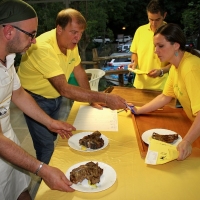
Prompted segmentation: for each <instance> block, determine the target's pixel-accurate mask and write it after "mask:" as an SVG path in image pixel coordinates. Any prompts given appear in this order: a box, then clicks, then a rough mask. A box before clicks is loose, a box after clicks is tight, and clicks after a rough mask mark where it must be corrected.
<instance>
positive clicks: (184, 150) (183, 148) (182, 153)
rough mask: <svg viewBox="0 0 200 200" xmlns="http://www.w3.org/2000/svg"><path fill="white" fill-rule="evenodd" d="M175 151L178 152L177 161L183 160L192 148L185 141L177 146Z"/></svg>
mask: <svg viewBox="0 0 200 200" xmlns="http://www.w3.org/2000/svg"><path fill="white" fill-rule="evenodd" d="M177 150H178V151H179V156H178V158H177V160H184V159H185V158H187V157H188V156H189V155H190V154H191V152H192V146H191V144H190V143H189V142H188V141H187V140H184V139H183V140H182V141H181V142H180V143H179V144H178V146H177Z"/></svg>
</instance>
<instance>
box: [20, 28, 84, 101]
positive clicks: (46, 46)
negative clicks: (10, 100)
mask: <svg viewBox="0 0 200 200" xmlns="http://www.w3.org/2000/svg"><path fill="white" fill-rule="evenodd" d="M36 40H37V42H36V44H33V45H32V46H31V47H30V48H29V50H28V51H26V53H25V54H24V55H23V56H22V59H21V63H20V67H19V69H18V75H19V78H20V81H21V84H22V86H23V88H25V89H27V90H29V91H31V92H33V93H35V94H38V95H41V96H43V97H46V98H57V97H59V96H60V94H59V93H58V91H57V90H56V89H55V88H54V87H53V86H52V85H51V83H50V82H49V80H48V79H49V78H51V77H54V76H58V75H61V74H64V75H65V76H66V81H68V79H69V77H70V74H71V72H72V71H73V69H74V67H75V66H77V65H79V64H80V62H81V59H80V56H79V52H78V47H77V46H76V47H75V48H74V49H73V50H67V53H66V55H64V54H63V53H62V52H61V51H60V49H59V47H58V44H57V40H56V29H53V30H51V31H49V32H46V33H44V34H42V35H40V36H39V37H37V39H36Z"/></svg>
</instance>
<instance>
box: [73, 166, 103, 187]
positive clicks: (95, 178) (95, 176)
mask: <svg viewBox="0 0 200 200" xmlns="http://www.w3.org/2000/svg"><path fill="white" fill-rule="evenodd" d="M102 174H103V169H102V168H100V167H99V166H98V163H96V164H95V163H94V162H88V163H86V164H85V165H80V166H79V167H77V168H75V169H73V170H72V171H71V172H70V181H71V182H72V183H75V184H77V183H79V182H80V183H81V182H82V181H83V180H84V179H87V180H88V181H89V183H90V185H94V184H96V183H99V182H100V177H101V175H102Z"/></svg>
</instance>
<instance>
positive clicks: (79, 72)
mask: <svg viewBox="0 0 200 200" xmlns="http://www.w3.org/2000/svg"><path fill="white" fill-rule="evenodd" d="M73 72H74V76H75V78H76V80H77V82H78V84H79V86H80V87H82V88H85V89H90V84H89V81H88V76H87V74H86V73H85V70H84V69H83V67H82V66H81V65H78V66H76V67H75V68H74V71H73Z"/></svg>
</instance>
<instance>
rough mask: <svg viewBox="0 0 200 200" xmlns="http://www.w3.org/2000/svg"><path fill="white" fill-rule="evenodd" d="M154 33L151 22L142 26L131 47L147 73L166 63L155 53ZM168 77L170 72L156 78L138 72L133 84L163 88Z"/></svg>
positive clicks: (142, 69)
mask: <svg viewBox="0 0 200 200" xmlns="http://www.w3.org/2000/svg"><path fill="white" fill-rule="evenodd" d="M153 35H154V33H153V31H152V30H151V28H150V24H146V25H143V26H140V27H139V28H138V29H137V30H136V32H135V35H134V39H133V42H132V44H131V48H130V51H131V52H133V53H136V54H137V56H138V69H139V70H141V71H145V72H147V73H148V72H150V70H152V69H161V68H162V67H164V66H165V65H166V63H164V62H163V63H161V62H160V60H159V58H158V56H157V55H156V54H155V53H154V50H155V47H154V44H153ZM167 77H168V73H165V74H164V76H163V77H156V78H151V77H148V76H147V75H146V74H143V75H138V74H136V76H135V80H134V84H133V85H134V87H136V88H137V89H151V90H163V88H164V85H165V82H166V80H167Z"/></svg>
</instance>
